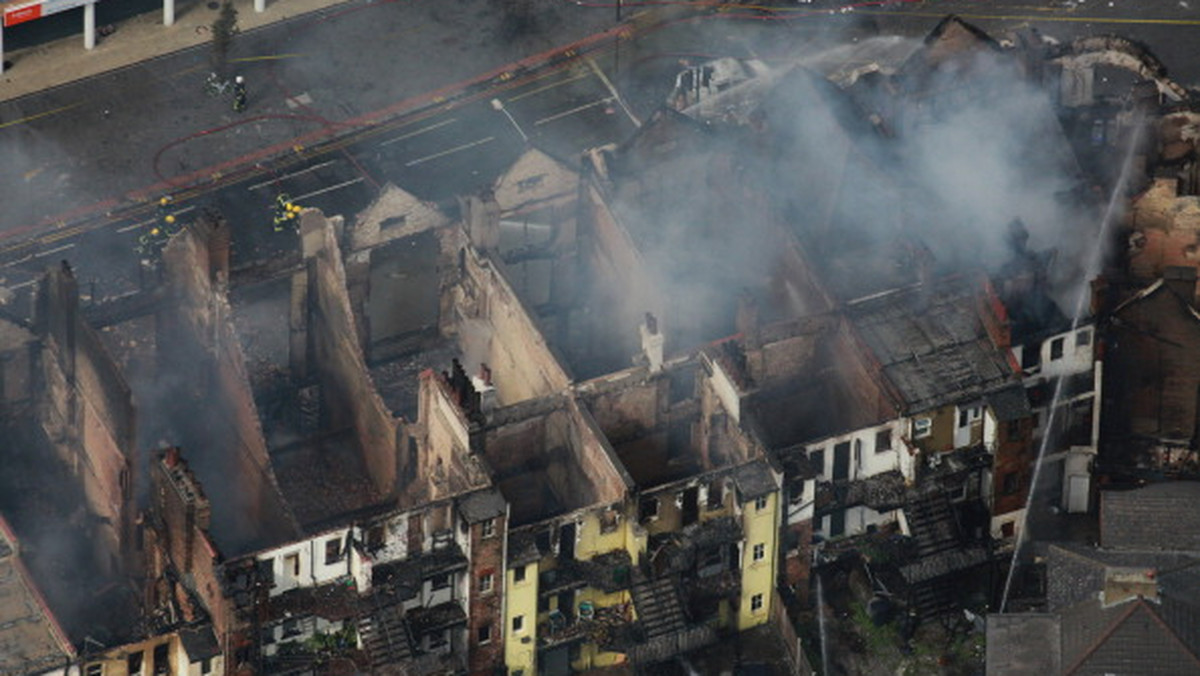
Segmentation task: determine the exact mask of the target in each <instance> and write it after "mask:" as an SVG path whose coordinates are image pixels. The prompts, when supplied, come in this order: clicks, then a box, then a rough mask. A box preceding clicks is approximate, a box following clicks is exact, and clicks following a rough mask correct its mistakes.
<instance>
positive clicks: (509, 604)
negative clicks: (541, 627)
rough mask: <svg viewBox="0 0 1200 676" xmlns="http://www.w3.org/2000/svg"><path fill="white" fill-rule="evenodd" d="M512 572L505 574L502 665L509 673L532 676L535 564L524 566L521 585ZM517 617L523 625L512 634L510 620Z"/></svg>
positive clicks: (534, 628)
mask: <svg viewBox="0 0 1200 676" xmlns="http://www.w3.org/2000/svg"><path fill="white" fill-rule="evenodd" d="M514 573H515V570H514V568H509V569H508V570H507V571H506V572H505V575H506V576H507V577H506V580H505V582H506V586H505V594H504V664H505V666H507V667H508V673H510V674H512V673H514V672H516V671H518V670H520V671H523V672H524V673H525V674H530V675H532V674H533V673H535V672H534V666H535V664H534V657H535V655H536V653H537V620H538V613H537V581H538V565H537V564H536V563H531V564H528V565H527V566H525V579H524V580H523V581H521V582H517V581H516V575H515V574H514ZM518 616H520V617H523V618H524V625H523V627H522V629H521V631H520V632H515V631H513V618H515V617H518ZM526 639H528V640H526Z"/></svg>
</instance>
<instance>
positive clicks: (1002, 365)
mask: <svg viewBox="0 0 1200 676" xmlns="http://www.w3.org/2000/svg"><path fill="white" fill-rule="evenodd" d="M971 286H972V285H970V284H968V283H967V282H964V281H962V280H957V281H954V280H943V281H942V282H940V283H938V284H936V288H934V289H923V288H922V287H920V286H912V287H906V288H903V289H895V290H893V291H890V292H887V293H883V294H876V295H875V296H871V297H868V298H865V299H860V300H857V301H852V302H851V303H849V304H848V306H847V316H848V317H849V318H850V321H851V323H852V324H853V326H854V328H855V330H856V331H857V333H858V335H859V336H860V337H861V338H862V340H863V341H864V342H865V343H866V345H867V347H868V348H869V349H870V350H871V352H872V354H873V355H874V357H875V359H876V360H877V361H878V362H879V363H880V365H881V366H882V370H883V373H884V375H885V376H886V377H887V379H888V380H889V381H891V382H892V384H893V385H895V387H896V389H897V390H898V391H899V393H900V395H901V396H902V397H903V398H904V401H905V404H906V405H907V409H908V411H909V412H919V411H926V410H929V409H932V408H935V407H937V406H941V405H944V404H951V403H957V402H962V401H966V400H969V399H977V398H979V397H982V396H983V395H985V394H987V393H989V392H994V393H996V394H997V395H998V394H999V392H1001V391H1003V390H1004V389H1005V388H1007V387H1008V386H1010V385H1012V384H1015V383H1019V379H1018V377H1017V375H1016V373H1015V372H1014V371H1013V369H1012V367H1011V365H1010V364H1009V362H1008V356H1007V353H1006V352H1005V351H1003V350H998V349H996V348H995V346H993V345H992V342H991V339H990V338H989V337H988V334H987V331H986V329H985V328H984V326H983V322H982V321H980V319H979V316H978V314H977V310H976V299H975V295H974V292H973V290H972V288H971ZM1005 396H1007V395H1005ZM1005 401H1006V402H1007V399H1005Z"/></svg>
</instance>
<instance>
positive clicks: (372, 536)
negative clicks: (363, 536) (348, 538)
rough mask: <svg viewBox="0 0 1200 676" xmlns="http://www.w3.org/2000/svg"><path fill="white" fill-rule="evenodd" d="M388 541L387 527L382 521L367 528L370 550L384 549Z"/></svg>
mask: <svg viewBox="0 0 1200 676" xmlns="http://www.w3.org/2000/svg"><path fill="white" fill-rule="evenodd" d="M386 542H387V527H386V526H384V525H383V524H382V523H377V524H375V525H373V526H371V527H370V528H368V529H367V549H368V550H369V551H376V550H379V549H383V545H384V543H386Z"/></svg>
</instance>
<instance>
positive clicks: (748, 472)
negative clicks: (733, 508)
mask: <svg viewBox="0 0 1200 676" xmlns="http://www.w3.org/2000/svg"><path fill="white" fill-rule="evenodd" d="M733 480H734V481H735V482H737V487H738V492H740V493H741V494H742V499H743V500H753V499H754V498H758V497H761V496H764V495H769V494H771V493H774V492H775V491H776V490H778V489H779V484H778V483H776V482H775V475H773V474H771V470H769V469H767V467H766V465H765V464H764V463H763V462H761V461H758V462H750V463H746V464H745V465H742V466H741V467H738V468H737V469H735V470H734V471H733Z"/></svg>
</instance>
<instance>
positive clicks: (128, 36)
mask: <svg viewBox="0 0 1200 676" xmlns="http://www.w3.org/2000/svg"><path fill="white" fill-rule="evenodd" d="M109 1H110V2H111V1H113V0H109ZM117 1H119V0H117ZM350 4H354V3H353V2H347V0H272V1H269V2H267V6H266V11H264V12H262V13H258V12H255V11H254V4H253V2H246V1H244V0H243V1H240V2H237V3H235V5H236V7H237V8H238V26H239V27H240V28H241V30H242V31H243V32H249V31H253V30H255V29H257V28H261V27H263V26H267V25H270V24H274V23H277V22H280V21H287V20H289V19H293V18H295V17H299V16H303V15H305V14H309V13H311V12H316V11H317V10H322V9H327V8H331V7H336V6H338V5H350ZM76 13H78V10H76ZM216 15H217V12H216V11H215V10H212V9H209V8H208V7H207V6H206V3H204V2H196V3H190V4H184V3H182V2H180V3H178V4H177V6H176V13H175V23H174V24H173V25H171V26H164V25H163V22H162V18H163V14H162V12H161V11H157V12H150V13H147V14H141V15H138V16H135V17H132V18H130V19H127V20H125V21H122V22H120V23H116V24H108V25H107V27H109V28H111V29H112V33H111V34H108V35H105V36H100V35H98V36H97V40H96V46H95V48H93V49H90V50H88V49H84V46H83V34H82V28H80V31H81V32H80V33H79V34H78V35H74V36H71V37H66V38H61V39H57V40H53V41H51V42H47V43H45V44H40V45H36V46H33V47H26V48H24V49H18V50H14V51H11V52H6V53H5V54H4V60H5V61H8V62H10V63H11V64H12V65H11V66H9V67H8V68H7V69H6V72H5V73H4V75H3V81H4V84H3V86H0V101H8V100H10V99H15V98H20V97H22V96H26V95H29V94H33V93H36V92H41V91H43V90H46V89H51V88H54V87H59V86H62V85H65V84H67V83H69V82H73V81H76V80H82V79H84V78H88V77H93V76H96V75H99V74H101V73H105V72H108V71H112V70H116V69H118V68H123V67H125V66H129V65H131V64H135V63H138V62H141V61H146V60H149V59H153V58H155V57H159V56H162V55H164V54H169V53H171V52H176V51H179V50H183V49H187V48H189V47H195V46H197V45H201V44H205V43H208V42H209V41H210V40H211V37H212V36H211V33H210V32H209V27H210V26H211V25H212V22H213V19H215V18H216ZM42 21H45V19H42ZM97 23H98V26H97V28H104V27H105V26H106V25H105V24H100V22H99V20H98V21H97ZM30 27H32V25H30ZM9 30H12V29H9Z"/></svg>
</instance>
